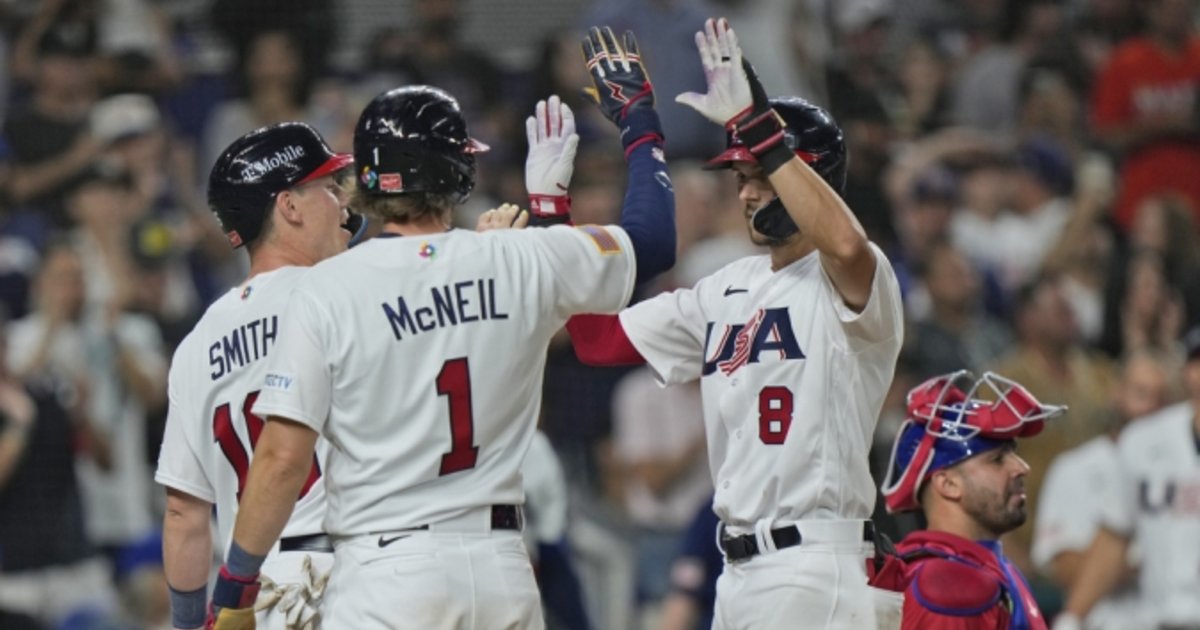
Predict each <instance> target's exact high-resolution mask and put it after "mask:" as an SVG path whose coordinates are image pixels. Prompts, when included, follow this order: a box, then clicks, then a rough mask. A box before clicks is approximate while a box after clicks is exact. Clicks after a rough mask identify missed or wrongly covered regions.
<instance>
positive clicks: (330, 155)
mask: <svg viewBox="0 0 1200 630" xmlns="http://www.w3.org/2000/svg"><path fill="white" fill-rule="evenodd" d="M353 161H354V157H353V156H351V155H350V154H349V153H334V152H333V151H331V150H330V149H329V145H327V144H325V140H324V139H323V138H321V134H319V133H317V131H316V130H315V129H313V128H312V127H310V126H308V125H306V124H304V123H298V122H287V123H279V124H277V125H271V126H269V127H263V128H261V129H256V130H254V131H251V132H250V133H248V134H246V135H244V136H242V137H241V138H238V139H237V140H235V141H234V142H233V144H231V145H229V148H227V149H225V152H224V153H222V154H221V157H219V158H217V163H216V164H214V165H213V168H212V172H211V173H210V174H209V177H208V207H209V208H210V209H212V211H213V214H215V215H217V221H218V222H220V224H221V229H222V230H224V231H225V235H226V236H228V237H229V242H230V243H231V244H232V245H233V246H234V247H235V248H236V247H241V246H242V245H245V244H246V243H249V242H251V241H253V240H254V239H256V238H258V236H259V233H260V232H261V231H262V226H263V223H264V222H265V221H266V219H267V217H268V216H269V214H270V212H271V203H272V202H273V201H274V199H275V195H278V194H279V193H281V192H283V191H285V190H287V189H288V188H291V187H293V186H297V185H299V184H303V183H305V182H309V181H312V180H314V179H317V178H319V177H324V176H325V175H329V174H331V173H335V172H337V171H339V170H341V169H343V168H345V167H347V166H350V164H351V163H353Z"/></svg>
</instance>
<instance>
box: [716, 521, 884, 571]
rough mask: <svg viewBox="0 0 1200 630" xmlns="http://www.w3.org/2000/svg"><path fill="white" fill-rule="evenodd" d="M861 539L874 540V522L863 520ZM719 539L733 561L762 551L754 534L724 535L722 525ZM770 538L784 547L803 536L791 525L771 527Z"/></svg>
mask: <svg viewBox="0 0 1200 630" xmlns="http://www.w3.org/2000/svg"><path fill="white" fill-rule="evenodd" d="M862 539H863V542H873V541H874V540H875V524H874V523H872V522H871V521H863V537H862ZM719 540H720V545H721V549H722V550H723V551H724V552H725V557H726V558H729V560H731V561H734V562H736V561H738V560H745V559H746V558H750V557H753V556H756V555H758V554H760V553H762V551H761V550H760V549H759V548H758V540H756V539H755V537H754V534H743V535H741V536H725V526H724V525H722V526H721V536H720V538H719ZM771 540H773V541H775V548H776V549H786V548H788V547H795V546H796V545H799V544H800V543H801V542H803V537H801V535H800V528H799V527H797V526H795V525H792V526H789V527H780V528H778V529H772V530H771Z"/></svg>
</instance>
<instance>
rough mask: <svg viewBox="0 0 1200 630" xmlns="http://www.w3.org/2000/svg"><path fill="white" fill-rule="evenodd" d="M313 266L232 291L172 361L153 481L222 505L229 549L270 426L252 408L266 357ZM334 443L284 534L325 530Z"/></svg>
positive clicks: (220, 519)
mask: <svg viewBox="0 0 1200 630" xmlns="http://www.w3.org/2000/svg"><path fill="white" fill-rule="evenodd" d="M307 271H308V268H305V267H283V268H280V269H276V270H274V271H269V272H266V273H261V274H258V275H255V276H254V277H253V278H251V279H250V280H249V281H248V282H247V283H246V284H245V285H244V286H243V287H238V288H234V289H230V290H229V291H228V292H227V293H225V295H223V296H221V297H220V299H218V300H217V301H216V302H213V304H212V306H210V307H209V308H208V310H207V311H206V312H205V313H204V316H203V317H202V318H200V321H199V322H198V323H197V324H196V327H195V328H194V329H192V332H191V333H189V334H188V336H187V337H186V338H185V339H184V340H183V342H182V343H181V344H179V348H178V349H176V350H175V357H174V359H173V360H172V361H171V371H170V375H169V377H168V385H167V389H168V397H169V405H170V406H169V408H168V412H167V426H166V430H165V431H164V433H163V444H162V451H161V453H160V454H159V457H158V472H157V473H156V474H155V475H154V479H155V481H157V482H158V483H160V484H162V485H164V486H169V487H171V488H175V489H176V490H180V491H182V492H186V493H188V494H190V495H192V496H195V497H198V498H201V499H204V500H205V501H208V502H209V503H213V504H215V505H216V506H217V527H218V530H219V536H220V539H219V540H220V541H221V544H222V546H223V547H222V548H225V547H228V545H229V541H230V540H231V537H232V535H233V524H234V521H236V520H237V509H238V497H239V495H240V494H241V491H242V489H243V488H244V487H245V484H246V474H247V473H248V472H249V470H250V461H251V460H252V459H253V456H254V445H255V443H256V442H257V441H258V436H259V434H260V432H261V431H262V428H263V422H264V418H265V416H259V415H256V414H254V413H253V412H252V411H251V408H252V406H253V405H254V400H255V399H256V398H257V397H258V395H259V390H260V389H262V382H263V379H264V378H265V376H266V373H267V356H268V355H269V354H271V353H274V352H277V351H278V349H279V346H280V344H279V341H280V339H281V337H280V334H281V325H282V323H283V321H284V320H285V319H286V318H287V314H286V311H285V307H286V306H287V297H288V295H289V294H290V293H291V291H292V287H294V286H295V285H296V282H297V281H298V280H299V279H300V278H301V277H302V276H303V275H304V274H305V273H306V272H307ZM327 448H328V447H327V446H326V445H325V443H324V442H323V441H318V443H317V452H318V453H319V454H320V457H319V458H315V459H314V461H313V467H312V469H311V471H310V473H309V476H308V479H306V480H305V484H304V488H303V490H302V491H301V496H300V498H299V500H298V501H297V502H296V508H295V511H294V512H293V513H292V517H291V519H290V520H289V521H288V523H287V526H286V527H285V528H284V530H283V537H285V538H286V537H289V536H306V535H310V534H318V533H320V532H321V519H322V518H323V517H324V511H325V485H324V484H323V483H321V479H320V476H321V470H322V467H323V465H324V461H323V459H324V454H325V451H326V450H327ZM318 460H320V461H318ZM222 555H224V554H222Z"/></svg>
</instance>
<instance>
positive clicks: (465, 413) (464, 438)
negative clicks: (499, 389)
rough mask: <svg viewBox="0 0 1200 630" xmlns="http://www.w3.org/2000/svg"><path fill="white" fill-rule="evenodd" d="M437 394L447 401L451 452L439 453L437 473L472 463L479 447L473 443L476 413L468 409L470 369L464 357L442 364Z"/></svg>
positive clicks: (470, 466)
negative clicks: (448, 405) (440, 462)
mask: <svg viewBox="0 0 1200 630" xmlns="http://www.w3.org/2000/svg"><path fill="white" fill-rule="evenodd" d="M437 393H438V396H445V397H446V398H447V399H449V401H450V452H449V453H443V454H442V467H441V469H440V470H438V476H444V475H449V474H451V473H456V472H458V471H460V470H467V469H469V468H474V467H475V459H476V458H477V457H478V456H479V447H478V446H475V444H474V442H475V416H474V415H473V414H472V412H471V370H470V368H469V366H468V365H467V358H466V357H459V358H457V359H450V360H449V361H446V362H445V363H443V364H442V371H441V372H438V376H437Z"/></svg>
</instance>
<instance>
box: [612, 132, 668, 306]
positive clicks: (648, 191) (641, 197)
mask: <svg viewBox="0 0 1200 630" xmlns="http://www.w3.org/2000/svg"><path fill="white" fill-rule="evenodd" d="M639 115H655V116H657V114H654V112H653V111H649V112H640V113H639ZM647 138H648V139H647V140H646V141H645V142H642V143H641V144H637V145H636V146H633V148H632V150H631V151H630V152H629V154H628V158H629V187H628V189H627V190H626V191H625V203H624V205H623V206H622V208H621V227H622V228H624V229H625V232H626V233H627V234H629V240H630V241H631V242H632V243H633V251H634V255H635V257H636V259H637V282H639V283H641V282H645V281H647V280H649V279H651V278H653V277H654V276H656V275H658V274H660V273H662V272H664V271H667V270H668V269H670V268H671V267H673V266H674V265H675V191H674V190H672V189H671V186H670V184H669V182H670V177H669V175H668V173H667V164H666V162H664V161H663V160H662V139H661V138H658V137H649V136H647Z"/></svg>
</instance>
